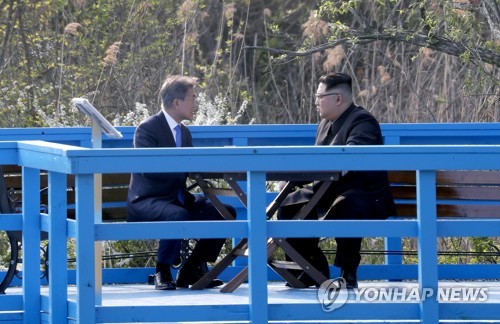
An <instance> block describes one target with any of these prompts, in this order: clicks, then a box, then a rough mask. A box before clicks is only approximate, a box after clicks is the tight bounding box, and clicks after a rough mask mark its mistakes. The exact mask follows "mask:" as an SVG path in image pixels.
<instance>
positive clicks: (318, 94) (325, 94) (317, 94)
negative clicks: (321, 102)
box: [314, 92, 340, 100]
mask: <svg viewBox="0 0 500 324" xmlns="http://www.w3.org/2000/svg"><path fill="white" fill-rule="evenodd" d="M333 95H335V96H338V95H340V93H336V92H332V93H316V94H315V95H314V98H315V99H316V100H317V99H321V98H323V97H328V96H333Z"/></svg>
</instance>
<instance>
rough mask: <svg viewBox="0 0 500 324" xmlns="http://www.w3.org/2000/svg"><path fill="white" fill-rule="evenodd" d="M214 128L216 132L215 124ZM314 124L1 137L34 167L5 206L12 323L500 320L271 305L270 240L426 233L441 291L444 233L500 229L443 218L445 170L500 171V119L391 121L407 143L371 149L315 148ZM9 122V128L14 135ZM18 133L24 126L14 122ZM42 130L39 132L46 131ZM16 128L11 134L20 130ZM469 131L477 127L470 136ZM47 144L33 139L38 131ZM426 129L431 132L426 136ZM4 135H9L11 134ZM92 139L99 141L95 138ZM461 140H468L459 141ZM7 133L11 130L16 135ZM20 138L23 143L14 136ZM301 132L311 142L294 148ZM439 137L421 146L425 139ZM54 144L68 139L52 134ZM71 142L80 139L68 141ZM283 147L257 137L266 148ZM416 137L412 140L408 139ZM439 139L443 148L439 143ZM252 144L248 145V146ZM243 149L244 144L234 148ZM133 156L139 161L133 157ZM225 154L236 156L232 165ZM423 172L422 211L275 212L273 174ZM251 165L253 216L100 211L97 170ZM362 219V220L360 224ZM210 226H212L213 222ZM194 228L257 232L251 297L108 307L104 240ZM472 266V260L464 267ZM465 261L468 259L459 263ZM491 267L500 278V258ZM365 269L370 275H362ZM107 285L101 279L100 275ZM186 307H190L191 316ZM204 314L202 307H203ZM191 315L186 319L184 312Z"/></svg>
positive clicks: (394, 307)
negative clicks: (110, 218)
mask: <svg viewBox="0 0 500 324" xmlns="http://www.w3.org/2000/svg"><path fill="white" fill-rule="evenodd" d="M211 129H212V130H213V131H210V130H211ZM314 129H315V127H314V125H296V126H290V125H288V126H278V125H274V126H225V127H222V126H221V127H213V128H210V127H201V126H200V127H192V131H193V136H194V137H195V144H196V145H203V144H205V146H209V145H210V144H214V143H215V145H217V146H228V147H202V148H183V149H168V148H167V149H131V148H127V147H129V146H130V143H131V142H130V138H131V136H132V134H133V128H122V129H120V130H121V131H122V133H123V134H124V135H125V139H124V140H122V141H118V140H109V141H105V143H106V144H103V146H107V147H110V148H105V149H88V148H82V146H83V147H85V146H87V147H88V146H90V145H89V144H90V140H89V138H90V131H89V130H88V129H85V128H81V129H75V130H74V131H75V132H76V133H77V134H78V135H74V134H73V133H72V131H73V129H45V130H43V131H40V130H26V132H25V134H23V135H19V138H18V139H19V140H23V139H27V140H29V141H19V142H0V164H2V165H3V164H16V165H21V166H22V167H23V212H22V213H21V214H7V215H0V229H1V230H23V267H24V273H23V294H22V295H6V296H0V301H1V302H0V305H1V306H0V312H5V314H2V313H0V320H12V321H23V320H24V321H25V322H29V323H38V322H40V321H42V320H43V321H45V320H46V321H50V322H54V323H60V322H66V321H67V318H71V319H74V320H76V321H77V322H79V323H94V322H126V321H132V319H134V320H136V321H144V322H148V321H149V322H160V321H163V322H164V321H182V320H186V321H187V320H196V321H219V322H222V321H242V320H243V321H245V320H246V321H252V322H254V323H267V322H268V321H270V320H288V319H291V318H294V319H304V320H305V319H309V320H334V319H350V320H357V319H378V320H383V319H406V320H411V319H414V320H421V321H422V322H423V323H437V322H438V320H439V319H440V318H441V319H477V318H478V315H477V314H480V315H479V318H482V319H486V320H494V319H498V318H500V307H498V306H500V305H498V304H494V303H485V304H473V305H471V304H468V303H452V304H450V303H439V302H437V301H436V300H432V299H427V300H425V301H422V302H416V303H381V304H379V303H377V304H366V303H348V304H346V305H345V306H343V307H342V308H341V309H338V310H337V311H335V312H332V313H325V312H324V311H322V309H321V307H318V304H317V303H310V304H300V305H297V304H279V305H276V304H273V305H269V306H268V305H267V296H268V292H267V281H266V280H263V278H267V276H268V273H267V262H266V240H267V237H334V236H337V237H353V236H365V237H395V238H399V239H400V238H401V237H416V238H417V242H418V251H419V255H418V259H419V263H418V265H416V266H415V267H414V270H415V271H416V277H417V279H418V284H419V287H420V288H421V289H424V288H426V289H437V287H438V278H439V276H438V264H437V249H436V244H435V242H436V240H437V237H449V236H492V237H496V236H500V219H496V218H493V219H475V220H471V219H469V220H466V219H455V220H437V219H436V197H435V190H434V188H435V181H436V179H435V174H436V172H435V170H500V146H499V145H478V143H483V142H484V143H486V144H498V143H500V125H499V124H473V125H471V124H464V125H449V126H448V125H435V127H434V129H433V128H432V127H431V125H384V136H385V139H386V143H390V144H400V145H386V146H366V147H361V146H359V147H311V146H310V145H309V144H312V142H313V138H314ZM4 131H5V130H2V133H3V132H4ZM13 132H14V133H15V131H13ZM37 132H38V133H37ZM12 134H13V133H11V134H10V135H9V136H13V135H12ZM467 134H469V135H467ZM37 135H38V138H39V139H42V140H44V141H31V140H33V139H36V136H37ZM424 135H427V137H426V136H424ZM2 136H4V134H0V139H2ZM86 137H88V138H86ZM456 137H458V138H461V139H463V142H465V143H466V144H476V145H442V144H443V143H446V141H448V142H451V143H453V144H456V142H455V140H456ZM4 139H6V137H4ZM10 140H13V139H12V138H10ZM294 140H295V141H296V142H298V144H300V145H306V144H307V145H309V146H279V147H278V146H272V145H278V144H280V143H281V144H282V145H289V144H292V143H294ZM419 140H420V144H422V143H421V142H425V141H427V142H428V143H430V144H433V145H432V146H428V145H413V144H417V143H418V141H419ZM48 141H52V142H56V143H49V142H48ZM68 142H71V144H72V145H77V146H70V145H65V144H60V143H68ZM264 143H266V144H269V145H271V146H267V147H263V146H254V145H263V144H264ZM407 144H412V145H407ZM437 144H439V145H437ZM246 145H249V146H248V147H238V146H246ZM233 146H236V147H233ZM123 161H127V163H123ZM221 161H224V163H221ZM332 169H334V170H347V169H349V170H415V171H417V184H418V189H417V195H418V197H417V219H415V220H388V221H322V222H321V223H318V222H314V221H301V222H300V224H299V222H294V221H280V222H276V221H266V220H265V216H264V215H265V209H266V195H267V194H266V189H265V173H266V172H268V171H293V170H302V171H317V170H332ZM40 170H47V171H48V177H49V210H48V213H47V214H40V210H39V205H40V196H39V188H40V183H39V181H40V177H39V174H40ZM196 171H201V172H205V171H215V172H217V171H239V172H240V171H244V172H247V175H248V181H247V191H248V219H247V220H238V221H221V222H208V223H207V222H175V223H158V222H155V223H105V224H103V223H100V222H99V220H98V219H97V220H94V216H93V215H94V209H93V208H94V207H93V201H94V177H93V175H94V174H103V173H130V172H196ZM67 174H74V175H75V179H76V205H75V210H76V220H68V219H66V209H67V201H66V188H67V185H66V178H67V177H66V175H67ZM354 224H355V226H354ZM42 229H43V230H45V231H47V232H48V233H49V240H50V245H49V255H50V256H51V259H50V268H49V277H50V278H51V280H50V285H49V295H48V296H42V295H41V293H40V280H39V262H40V256H39V243H40V242H39V234H38V233H39V232H40V230H42ZM207 229H209V230H207ZM68 237H73V238H75V240H76V249H77V250H76V258H77V264H76V266H77V269H76V279H75V283H76V286H77V297H76V301H75V302H72V301H68V292H67V284H68V279H67V278H68V276H67V274H66V273H67V269H66V268H67V262H66V261H67V260H66V241H67V238H68ZM184 237H200V238H203V237H248V238H249V245H250V250H251V251H252V253H251V254H250V257H249V261H248V263H249V269H250V271H249V286H250V290H249V294H250V296H249V304H248V305H217V306H213V305H209V306H189V311H188V312H186V311H185V307H186V306H155V307H154V308H151V307H145V306H137V305H135V306H123V307H108V306H102V305H101V301H100V298H101V295H100V287H99V280H96V277H97V279H99V276H100V274H99V272H98V271H97V272H96V271H95V269H94V261H95V259H96V252H95V250H94V245H95V242H97V241H105V240H125V239H158V238H184ZM464 266H466V265H464ZM457 267H460V265H457ZM487 272H489V274H490V275H491V276H495V274H496V276H498V273H500V266H498V265H494V266H493V267H490V268H489V269H488V270H487ZM362 275H363V274H362V273H360V276H362ZM96 282H97V284H96ZM183 314H184V315H183ZM196 314H198V315H196ZM183 316H185V317H183Z"/></svg>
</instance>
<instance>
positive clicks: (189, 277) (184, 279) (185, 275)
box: [176, 269, 224, 288]
mask: <svg viewBox="0 0 500 324" xmlns="http://www.w3.org/2000/svg"><path fill="white" fill-rule="evenodd" d="M203 275H204V273H203V269H202V270H201V271H200V269H197V270H184V271H183V269H181V270H179V272H178V273H177V280H176V284H177V287H179V288H189V286H190V285H194V284H195V283H196V282H197V281H198V280H200V279H201V277H203ZM223 284H224V283H223V282H222V280H220V279H214V280H212V282H210V283H209V284H208V285H207V286H206V288H215V287H219V286H222V285H223Z"/></svg>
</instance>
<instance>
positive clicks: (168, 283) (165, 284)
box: [154, 271, 176, 290]
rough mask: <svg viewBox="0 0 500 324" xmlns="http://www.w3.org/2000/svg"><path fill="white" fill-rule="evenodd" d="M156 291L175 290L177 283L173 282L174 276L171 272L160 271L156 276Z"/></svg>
mask: <svg viewBox="0 0 500 324" xmlns="http://www.w3.org/2000/svg"><path fill="white" fill-rule="evenodd" d="M154 281H155V289H156V290H175V289H176V286H175V282H174V281H173V280H172V275H171V274H170V271H169V272H165V271H160V272H157V273H156V274H155V280H154Z"/></svg>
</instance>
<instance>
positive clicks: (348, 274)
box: [340, 269, 358, 289]
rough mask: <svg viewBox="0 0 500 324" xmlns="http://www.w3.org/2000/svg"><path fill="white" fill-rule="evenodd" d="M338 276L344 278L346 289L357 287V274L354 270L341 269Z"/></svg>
mask: <svg viewBox="0 0 500 324" xmlns="http://www.w3.org/2000/svg"><path fill="white" fill-rule="evenodd" d="M340 276H341V277H342V278H344V280H345V283H346V288H347V289H354V288H358V276H357V274H356V270H345V269H342V271H341V273H340Z"/></svg>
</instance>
